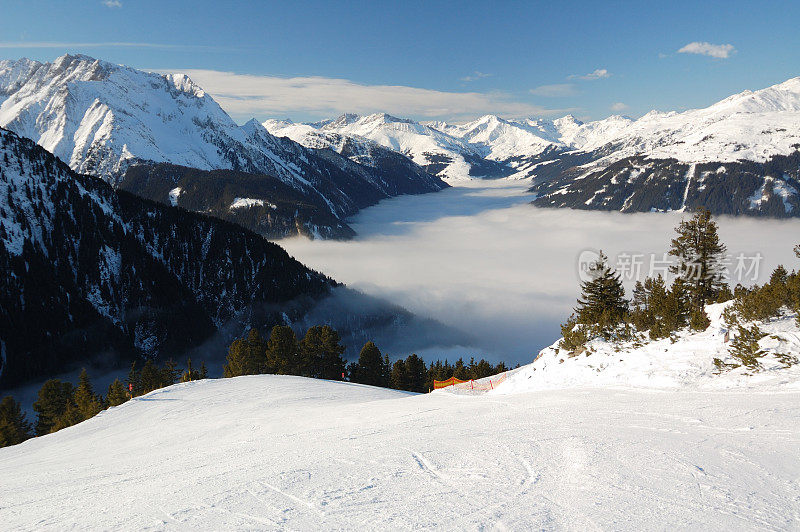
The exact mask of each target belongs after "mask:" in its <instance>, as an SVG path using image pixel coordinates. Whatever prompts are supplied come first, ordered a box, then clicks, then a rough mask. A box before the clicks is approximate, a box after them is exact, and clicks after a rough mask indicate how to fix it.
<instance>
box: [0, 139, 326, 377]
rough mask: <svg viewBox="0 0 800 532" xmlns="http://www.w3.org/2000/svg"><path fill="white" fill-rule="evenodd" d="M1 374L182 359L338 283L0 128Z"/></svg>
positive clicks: (292, 310)
mask: <svg viewBox="0 0 800 532" xmlns="http://www.w3.org/2000/svg"><path fill="white" fill-rule="evenodd" d="M0 266H1V267H2V271H3V272H4V274H3V275H2V276H0V355H2V356H0V382H2V384H3V385H8V386H11V385H12V384H15V383H19V382H21V381H23V380H25V379H29V378H33V377H35V376H38V375H46V374H48V373H52V372H54V371H63V370H65V369H67V368H68V367H69V364H70V363H74V362H79V361H86V360H88V359H92V358H99V359H102V360H106V361H110V360H116V359H119V358H128V359H129V358H132V357H134V356H138V355H148V356H158V355H161V354H169V355H170V356H176V357H178V356H180V355H181V353H185V352H186V351H187V350H188V349H190V348H192V347H194V346H197V345H199V344H200V343H201V342H203V341H204V340H206V339H207V338H208V337H209V336H210V335H212V334H213V333H214V332H215V331H217V330H218V329H219V328H220V327H223V326H226V325H228V326H229V325H230V324H231V323H234V324H236V323H238V324H240V325H239V329H238V330H239V331H241V329H242V328H243V327H244V326H245V325H246V324H250V323H259V324H260V323H284V322H291V321H293V320H295V319H299V318H300V317H301V316H302V315H303V314H304V313H305V312H306V311H307V309H308V308H309V307H310V302H311V301H313V300H315V299H318V298H320V297H322V296H324V295H326V294H328V293H329V291H330V288H331V287H332V286H333V285H335V283H334V282H333V281H331V280H330V279H328V278H326V277H325V276H324V275H322V274H319V273H317V272H314V271H312V270H309V269H308V268H306V267H304V266H303V265H302V264H300V263H299V262H297V261H296V260H294V259H292V258H291V257H289V255H287V254H286V252H285V251H284V250H283V249H282V248H280V247H278V246H277V245H275V244H272V243H270V242H268V241H266V240H265V239H263V238H262V237H260V236H259V235H256V234H255V233H252V232H250V231H246V230H242V229H241V228H240V227H238V226H236V225H233V224H230V223H226V222H223V221H220V220H216V219H214V218H209V217H206V216H202V215H199V214H195V213H191V212H187V211H184V210H181V209H176V208H173V207H168V206H164V205H161V204H158V203H154V202H150V201H147V200H143V199H141V198H138V197H136V196H134V195H132V194H130V193H127V192H124V191H115V190H114V189H112V187H110V186H109V185H108V184H107V183H105V182H103V181H101V180H99V179H97V178H94V177H90V176H85V175H80V174H76V173H75V172H73V171H72V170H71V169H70V168H69V167H68V166H67V165H66V164H64V163H62V162H61V161H59V160H58V159H57V158H55V157H54V156H53V155H52V154H50V153H48V152H47V151H46V150H44V149H43V148H41V147H40V146H38V145H36V144H35V143H34V142H32V141H30V140H28V139H24V138H21V137H19V136H17V135H15V134H13V133H11V132H9V131H6V130H3V129H0Z"/></svg>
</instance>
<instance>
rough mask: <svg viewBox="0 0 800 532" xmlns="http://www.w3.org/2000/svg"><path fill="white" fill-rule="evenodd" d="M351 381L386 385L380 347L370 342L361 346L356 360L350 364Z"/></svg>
mask: <svg viewBox="0 0 800 532" xmlns="http://www.w3.org/2000/svg"><path fill="white" fill-rule="evenodd" d="M352 366H353V367H352V376H351V380H352V381H353V382H358V383H361V384H369V385H372V386H386V382H385V381H384V376H385V375H386V369H385V368H384V357H383V355H381V351H380V349H378V346H376V345H375V344H374V343H372V342H367V343H366V344H364V347H362V348H361V353H359V355H358V362H357V363H355V364H352Z"/></svg>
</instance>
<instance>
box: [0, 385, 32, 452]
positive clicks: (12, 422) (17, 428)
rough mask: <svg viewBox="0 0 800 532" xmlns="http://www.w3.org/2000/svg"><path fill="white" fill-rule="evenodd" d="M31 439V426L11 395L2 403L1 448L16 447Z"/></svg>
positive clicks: (0, 419)
mask: <svg viewBox="0 0 800 532" xmlns="http://www.w3.org/2000/svg"><path fill="white" fill-rule="evenodd" d="M30 437H31V424H30V423H28V420H27V419H25V413H24V412H23V411H22V408H20V406H19V403H18V402H16V401H15V400H14V398H13V397H11V396H10V395H9V396H7V397H4V398H3V400H2V401H0V447H7V446H9V445H16V444H18V443H22V442H24V441H25V440H27V439H28V438H30Z"/></svg>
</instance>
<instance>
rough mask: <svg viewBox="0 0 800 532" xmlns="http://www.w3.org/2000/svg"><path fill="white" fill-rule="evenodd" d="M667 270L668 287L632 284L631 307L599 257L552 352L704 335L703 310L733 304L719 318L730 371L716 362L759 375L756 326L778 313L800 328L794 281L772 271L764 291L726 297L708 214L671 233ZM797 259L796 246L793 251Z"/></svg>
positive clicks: (719, 246)
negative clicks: (686, 332)
mask: <svg viewBox="0 0 800 532" xmlns="http://www.w3.org/2000/svg"><path fill="white" fill-rule="evenodd" d="M675 231H676V233H677V236H676V237H675V238H674V239H673V240H672V242H671V245H670V249H669V252H668V253H669V255H670V256H672V257H674V258H675V261H674V264H672V265H671V266H670V267H669V271H670V273H673V274H674V276H675V279H674V281H673V283H672V285H670V286H668V285H667V283H666V281H665V280H664V278H663V277H662V276H661V275H658V276H656V277H648V278H646V279H645V281H644V282H640V281H637V282H636V285H635V287H634V290H633V297H632V299H627V298H626V296H625V289H624V287H623V285H622V281H621V279H620V276H619V274H618V273H617V272H615V271H614V270H613V269H612V268H611V267H610V266H609V264H608V258H607V257H606V256H605V255H604V254H603V253H602V252H600V255H599V257H598V258H597V260H596V261H594V262H593V263H592V264H591V265H590V266H589V268H588V272H587V273H588V276H589V279H588V280H587V281H584V282H582V283H581V296H580V298H579V299H578V301H577V306H576V307H575V309H574V312H573V314H572V315H571V316H570V318H569V319H568V320H567V322H566V323H564V324H563V325H562V326H561V332H562V337H563V338H562V340H561V342H560V343H559V348H561V349H565V350H566V351H568V352H569V353H570V355H571V356H577V355H578V354H580V353H583V352H587V351H591V348H590V347H589V346H588V344H589V342H590V341H592V340H594V339H597V338H602V339H603V340H606V341H611V342H624V341H633V342H639V341H644V340H646V339H648V338H649V339H651V340H657V339H661V338H671V337H673V336H674V335H675V333H677V332H678V331H680V330H683V329H687V328H688V329H691V330H694V331H703V330H705V329H707V328H708V326H709V325H710V320H709V318H708V316H707V315H706V312H705V306H706V305H707V304H710V303H722V302H725V301H730V300H732V299H733V300H734V302H733V303H732V304H731V305H730V307H729V308H728V309H726V311H725V314H724V317H725V322H726V323H727V324H728V326H729V327H731V328H732V329H733V340H732V342H731V349H730V353H731V355H732V356H733V357H734V359H736V362H734V363H727V364H726V363H723V362H722V361H719V360H718V359H717V361H716V362H715V363H716V364H717V367H718V368H719V369H720V370H724V369H728V368H731V367H738V366H740V365H744V366H747V367H748V368H750V369H758V368H759V367H760V363H759V362H758V358H760V357H761V356H763V354H764V353H763V351H760V350H759V349H758V340H760V339H761V338H763V337H765V336H766V334H765V333H763V332H762V331H761V330H760V329H759V328H758V326H757V325H756V324H751V325H749V326H748V325H747V323H748V322H754V321H765V320H769V319H772V318H775V317H777V316H779V315H782V314H783V313H784V312H796V313H798V316H797V321H798V325H800V274H798V272H796V271H792V272H791V273H789V272H788V271H787V270H786V268H785V267H783V266H779V267H778V268H776V269H775V271H774V272H773V273H772V276H771V279H770V281H769V282H768V283H766V284H764V285H763V286H758V285H754V286H752V287H750V288H747V287H744V286H742V285H741V284H737V285H736V287H735V288H734V289H733V290H731V288H730V286H729V285H728V283H727V282H726V280H725V275H724V270H723V265H724V259H725V252H726V250H727V248H726V246H725V245H724V244H723V243H722V242H721V241H720V238H719V234H718V228H717V224H716V222H714V221H713V219H712V217H711V214H710V212H709V211H707V210H700V211H698V212H697V213H695V214H694V216H693V217H692V218H691V219H689V220H683V221H681V222H680V224H679V226H678V227H677V228H676V229H675ZM794 251H795V254H796V255H797V256H798V257H799V258H800V246H797V247H795V249H794ZM778 358H779V359H780V360H782V361H783V362H784V363H785V364H786V365H791V364H794V363H797V359H796V358H794V357H791V356H785V355H783V356H782V355H778Z"/></svg>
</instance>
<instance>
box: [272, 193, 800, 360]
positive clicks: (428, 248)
mask: <svg viewBox="0 0 800 532" xmlns="http://www.w3.org/2000/svg"><path fill="white" fill-rule="evenodd" d="M526 188H527V187H526V183H521V182H515V181H507V180H500V181H492V182H473V183H469V184H467V185H466V186H462V187H455V188H452V189H448V190H445V191H442V192H438V193H435V194H426V195H422V196H402V197H398V198H392V199H389V200H384V201H382V202H381V203H380V204H379V205H377V206H374V207H371V208H369V209H365V210H364V211H362V212H361V213H359V215H357V216H356V217H355V218H354V219H353V220H352V223H351V225H352V227H353V229H355V231H356V232H357V233H358V235H359V236H358V237H357V238H356V239H355V240H353V241H349V242H335V241H311V240H308V239H305V238H292V239H285V240H282V241H280V242H279V243H280V244H281V245H282V246H284V247H285V248H286V249H287V251H288V252H289V253H290V254H292V255H294V256H295V257H296V258H298V259H299V260H300V261H302V262H303V263H305V264H307V265H309V266H311V267H313V268H315V269H318V270H321V271H323V272H324V273H326V274H328V275H330V276H332V277H333V278H335V279H336V280H338V281H341V282H344V283H346V284H347V285H349V286H350V287H351V288H355V289H357V290H361V291H363V292H365V293H367V294H370V295H374V296H379V297H383V298H385V299H388V300H389V301H391V302H393V303H396V304H398V305H401V306H403V307H405V308H407V309H408V310H410V311H412V312H414V313H416V314H418V315H420V316H421V317H430V318H434V319H436V320H438V321H440V322H442V323H444V324H446V325H449V326H451V327H454V328H456V329H461V330H463V331H465V338H466V336H467V335H466V333H469V336H470V337H472V340H471V341H470V342H469V345H470V346H471V347H470V348H465V349H464V350H463V354H464V356H467V357H468V356H472V355H476V356H487V357H489V358H491V359H493V360H504V361H506V362H510V363H514V364H515V363H522V364H524V363H527V362H529V361H530V360H531V358H532V357H533V356H534V355H535V353H537V352H538V351H539V350H540V349H541V348H543V347H545V346H546V345H549V344H550V343H552V342H553V341H554V340H555V339H557V338H558V336H559V324H560V323H561V322H563V320H564V319H566V317H567V316H568V315H569V314H570V312H571V309H572V307H573V306H574V304H575V298H576V297H577V295H578V289H579V276H578V258H579V256H580V255H581V252H582V251H584V250H587V249H593V250H597V249H602V250H603V251H604V252H606V253H607V254H608V255H609V256H610V257H611V258H612V262H615V261H616V260H617V259H618V258H619V257H622V256H626V255H630V256H641V259H642V262H643V264H642V265H641V266H640V267H641V269H642V273H643V274H645V275H646V274H647V273H648V271H647V270H648V268H649V265H650V262H652V257H651V254H655V255H656V256H657V257H660V256H661V255H662V254H663V253H665V252H666V251H667V249H668V247H669V242H670V239H671V238H672V237H673V235H674V227H675V226H676V225H677V223H678V222H679V221H680V219H681V214H678V213H665V214H658V213H656V214H651V213H647V214H620V213H604V212H596V211H574V210H561V209H558V210H554V209H538V208H535V207H533V206H531V205H529V202H530V200H531V199H532V198H531V196H530V195H529V194H526V193H525V189H526ZM718 221H719V224H720V234H721V237H722V240H723V241H724V243H726V244H727V246H728V251H729V254H730V255H731V256H732V260H733V263H732V265H731V271H732V272H733V271H734V269H735V266H736V256H738V255H742V256H743V257H745V258H747V259H748V260H749V258H750V257H752V256H756V255H757V254H760V255H761V256H762V257H763V258H762V259H761V260H760V264H758V266H759V267H758V274H759V275H758V277H759V279H760V280H761V281H763V279H765V278H768V277H769V273H770V272H771V271H772V269H773V268H774V267H775V266H776V265H777V264H781V263H782V264H785V265H786V266H787V267H789V268H790V269H791V268H796V267H797V262H798V261H797V259H796V258H795V257H794V254H793V252H792V247H793V245H795V244H797V243H799V242H800V220H792V221H775V220H763V219H753V218H728V217H722V218H720V219H719V220H718ZM754 261H755V262H758V261H757V260H755V259H754ZM751 262H753V261H751ZM748 266H752V264H751V263H748ZM761 281H759V282H761ZM631 282H632V281H629V282H628V283H627V284H628V285H630V284H631ZM750 282H751V281H749V280H748V282H746V283H745V284H750ZM440 351H441V354H442V355H443V356H449V357H450V358H451V359H452V358H453V355H455V354H458V353H461V352H462V351H461V349H460V348H458V349H448V350H447V352H445V350H440V349H438V348H436V347H434V346H432V348H431V349H428V350H424V351H423V352H424V354H425V356H426V357H427V358H429V359H430V358H435V357H437V356H438V353H439V352H440ZM395 354H398V355H399V354H404V353H395Z"/></svg>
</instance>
